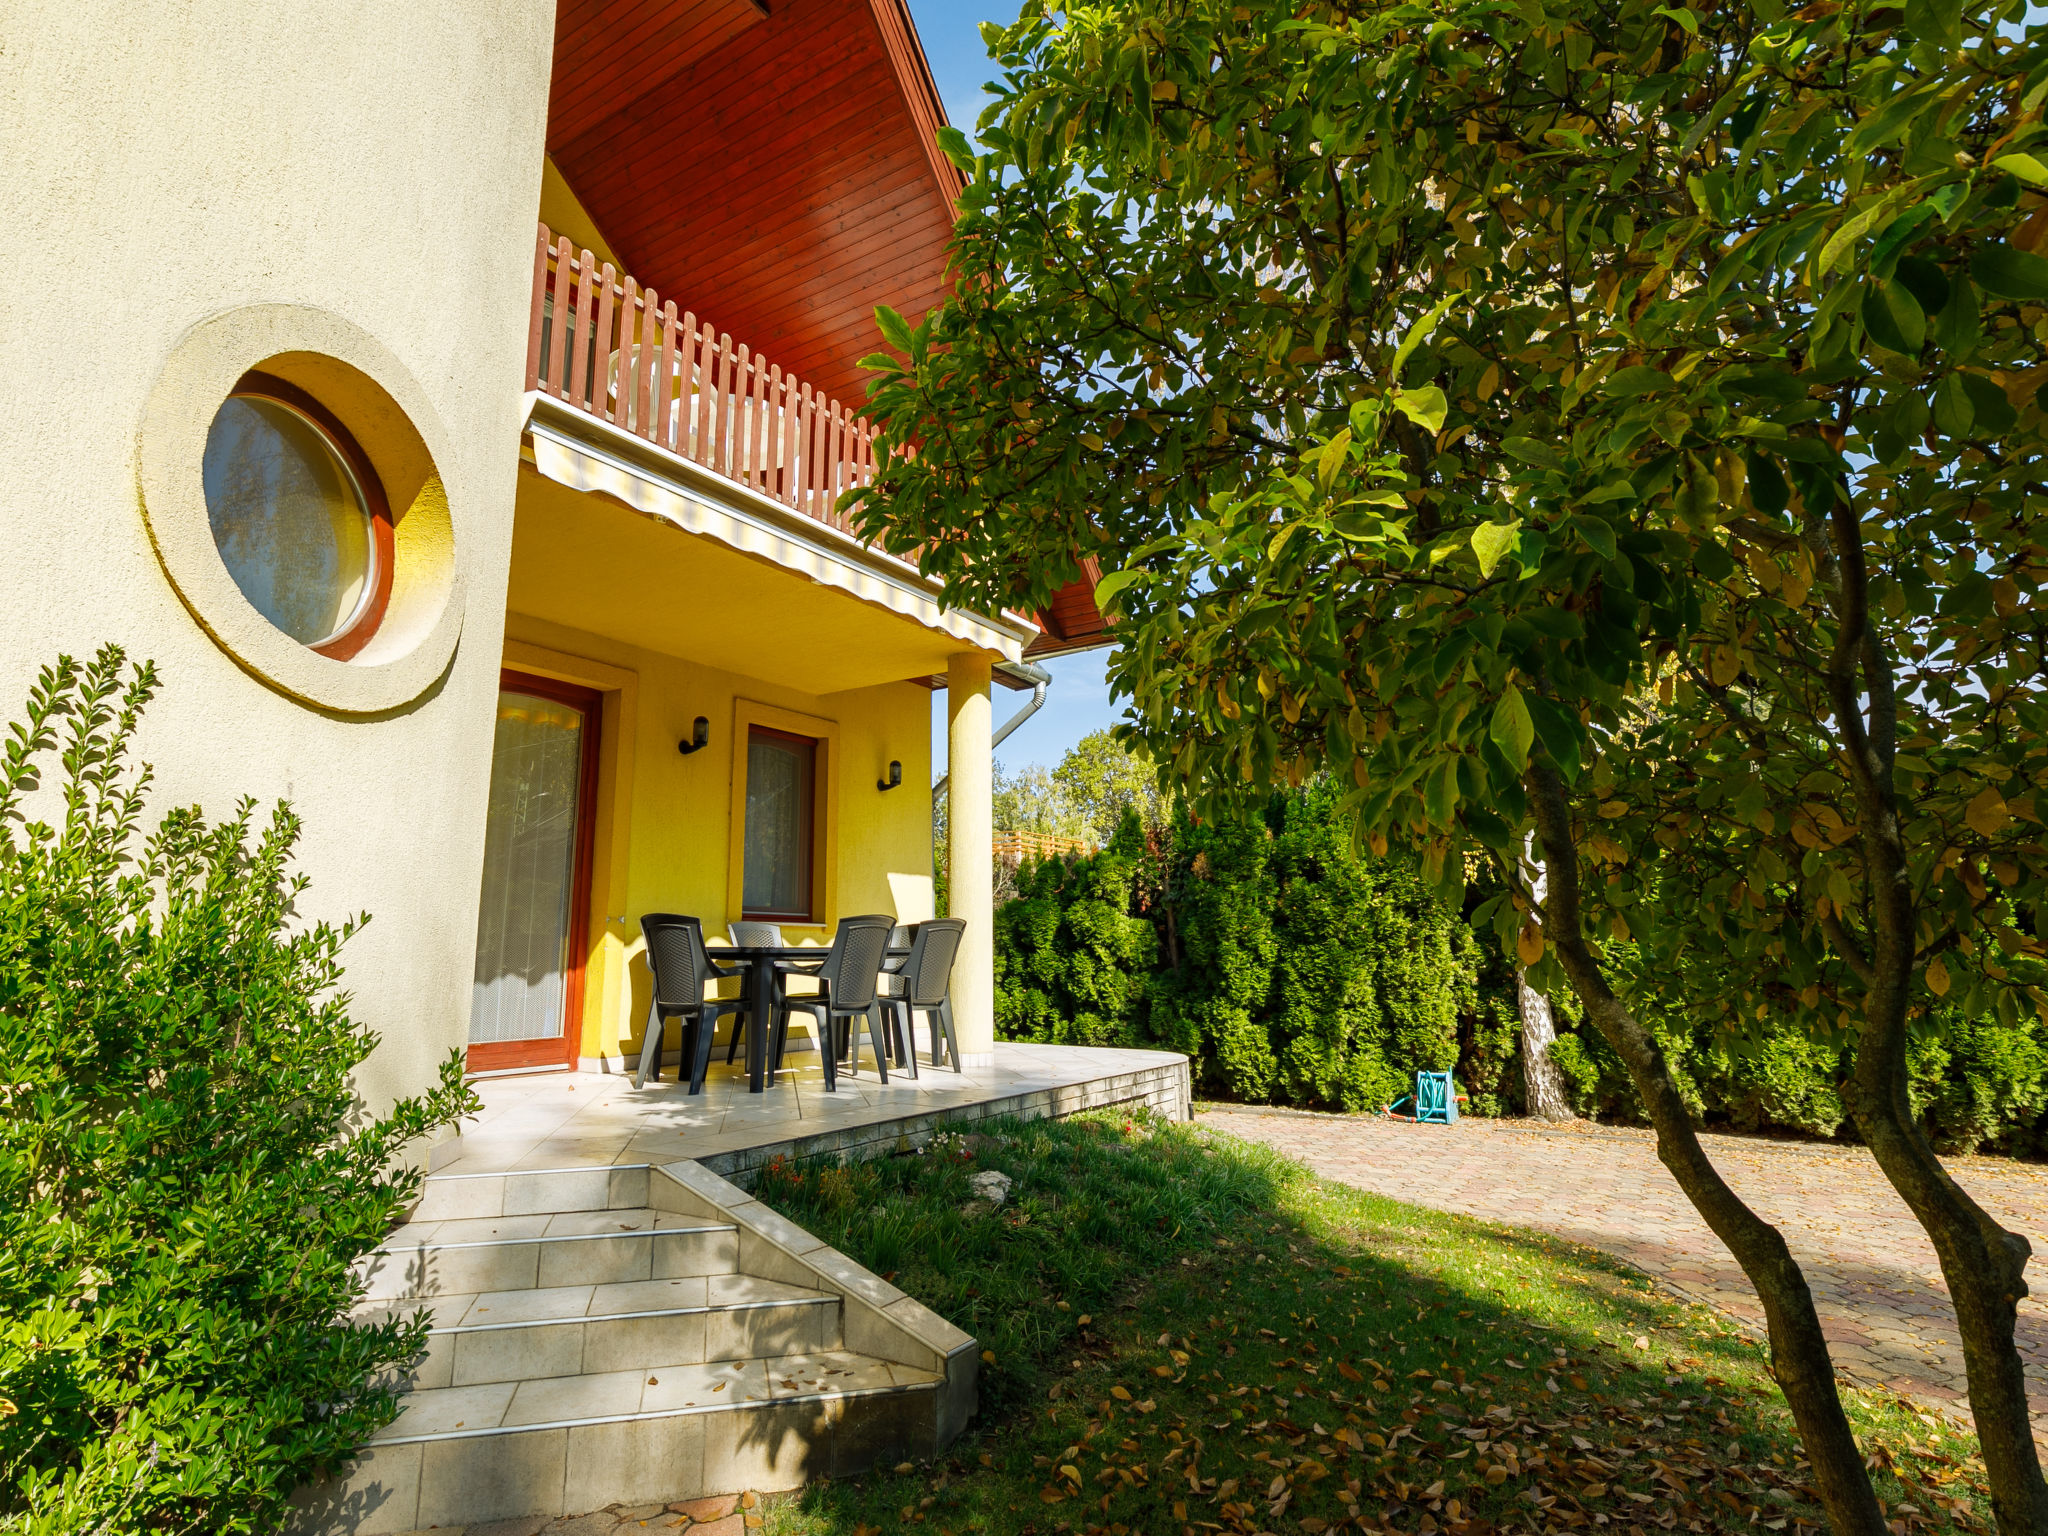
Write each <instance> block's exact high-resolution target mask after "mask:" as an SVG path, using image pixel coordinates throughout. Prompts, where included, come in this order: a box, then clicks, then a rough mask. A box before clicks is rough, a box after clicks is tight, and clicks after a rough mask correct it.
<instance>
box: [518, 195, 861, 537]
mask: <svg viewBox="0 0 2048 1536" xmlns="http://www.w3.org/2000/svg"><path fill="white" fill-rule="evenodd" d="M526 387H527V388H528V389H530V390H539V391H541V392H542V393H543V394H548V395H553V396H554V397H555V398H556V399H558V400H562V401H564V402H566V403H567V404H570V405H573V406H575V407H576V408H577V409H578V410H583V411H588V412H589V413H590V414H591V415H593V416H596V417H598V418H599V419H600V420H603V421H608V422H610V423H611V424H612V425H614V426H616V427H621V428H624V429H625V430H626V431H628V432H631V433H633V434H634V435H635V436H637V437H642V438H645V439H646V440H647V441H648V442H650V443H653V444H655V445H656V446H658V447H661V448H665V449H667V450H668V451H669V452H671V453H674V454H677V455H679V456H680V457H683V458H686V459H690V460H692V461H693V462H695V463H698V464H701V465H703V466H704V467H705V468H706V469H709V470H711V471H713V472H714V473H716V474H720V475H723V476H724V477H725V478H726V479H728V480H731V481H734V482H736V483H737V484H740V485H744V486H747V487H749V488H750V489H752V490H756V491H759V492H760V493H761V494H762V495H764V496H772V497H773V498H774V499H775V500H777V501H779V502H782V503H783V504H784V505H786V506H790V507H794V508H796V509H797V510H798V511H800V512H803V513H805V514H807V515H808V516H811V517H814V518H816V519H817V520H818V521H819V522H821V523H824V524H826V525H828V526H830V527H833V528H837V529H839V530H840V531H841V532H842V533H853V532H854V530H853V528H852V527H851V526H850V523H849V520H848V519H847V517H846V516H845V515H844V514H843V513H842V512H840V510H839V506H838V503H839V497H840V496H841V494H842V493H844V492H845V491H847V490H849V489H851V488H852V487H854V486H859V485H867V484H869V483H871V482H872V481H873V479H874V477H875V432H874V427H873V426H872V425H871V424H870V423H869V422H868V421H867V420H866V419H865V418H863V417H860V416H856V415H854V414H853V412H851V411H849V410H847V409H846V408H845V407H843V406H842V405H840V403H839V402H838V401H837V400H832V399H829V398H827V397H826V395H825V394H824V392H823V391H822V390H820V391H815V392H814V391H813V390H812V389H811V386H810V385H808V384H805V383H802V382H801V381H800V380H798V379H797V377H796V376H795V375H794V374H786V373H784V372H783V371H782V370H781V369H780V368H779V367H777V366H775V365H774V364H772V363H770V362H768V361H767V359H765V358H763V357H760V356H758V355H756V354H752V353H750V352H749V351H748V349H747V348H746V347H745V346H744V345H742V346H737V347H735V346H734V345H733V339H732V338H731V337H730V336H727V335H725V334H724V333H723V332H721V331H718V330H716V329H715V328H714V327H712V326H711V325H709V324H702V325H700V323H699V322H698V319H697V317H696V316H695V315H693V314H691V313H690V312H689V311H688V310H685V311H683V312H682V313H681V314H678V313H677V312H676V306H675V301H674V300H673V299H670V300H663V299H662V298H661V297H660V296H659V295H658V294H656V293H655V291H654V290H653V289H652V288H642V287H640V286H638V285H637V284H636V283H635V282H634V281H633V279H632V278H631V277H627V276H624V275H622V274H620V273H618V272H616V271H614V270H613V268H612V264H611V263H610V262H604V263H601V264H600V263H599V262H598V260H597V258H596V257H594V256H593V255H592V254H591V253H590V252H589V251H579V250H577V249H576V248H575V246H574V245H573V244H572V243H571V241H570V240H569V238H568V237H567V236H566V235H564V236H562V237H560V238H559V239H557V238H554V237H553V236H552V235H551V233H550V231H549V229H548V227H547V225H545V224H543V225H541V226H540V239H539V243H538V244H537V246H536V247H535V252H534V262H533V316H532V321H531V327H530V329H529V331H528V333H527V342H526Z"/></svg>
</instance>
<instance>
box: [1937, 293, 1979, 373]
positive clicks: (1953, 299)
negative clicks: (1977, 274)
mask: <svg viewBox="0 0 2048 1536" xmlns="http://www.w3.org/2000/svg"><path fill="white" fill-rule="evenodd" d="M1934 338H1935V340H1936V341H1938V342H1940V343H1941V350H1942V351H1944V352H1946V353H1947V354H1948V355H1949V356H1950V358H1952V359H1955V360H1957V361H1960V360H1961V359H1963V358H1966V357H1968V356H1969V355H1970V354H1971V353H1972V352H1974V351H1976V350H1977V344H1978V343H1979V342H1980V341H1982V340H1983V339H1984V317H1983V314H1982V312H1981V309H1980V307H1979V305H1978V303H1977V285H1976V284H1975V283H1973V282H1971V281H1970V280H1969V279H1968V278H1967V277H1964V276H1963V275H1962V274H1961V273H1957V274H1956V277H1955V280H1954V281H1953V282H1951V283H1950V284H1949V290H1948V303H1947V304H1946V305H1945V306H1943V308H1942V311H1941V316H1940V318H1939V319H1938V320H1936V321H1935V324H1934Z"/></svg>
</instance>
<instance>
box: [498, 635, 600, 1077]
mask: <svg viewBox="0 0 2048 1536" xmlns="http://www.w3.org/2000/svg"><path fill="white" fill-rule="evenodd" d="M498 689H499V691H500V692H501V693H505V692H510V693H531V694H537V695H538V696H540V697H541V698H544V699H553V700H555V701H556V702H557V703H560V704H568V705H571V706H572V707H574V708H576V709H578V710H581V711H582V713H583V762H582V764H581V766H580V767H579V768H578V770H577V775H576V862H575V864H574V865H573V867H572V868H571V870H570V874H569V946H568V949H569V953H568V958H567V962H566V964H565V966H564V969H563V973H562V1037H561V1039H559V1040H490V1041H485V1042H484V1043H482V1044H476V1045H471V1046H470V1047H469V1070H470V1071H472V1072H506V1071H516V1070H518V1069H519V1068H522V1067H527V1068H535V1069H548V1068H557V1067H565V1066H566V1067H574V1066H575V1065H576V1056H577V1048H578V1047H579V1046H580V1045H581V1044H582V1043H583V972H584V967H585V964H586V962H587V961H588V959H589V954H588V951H589V947H590V869H591V857H592V848H591V845H592V844H593V843H594V842H595V841H596V839H595V837H594V835H593V834H594V833H595V832H596V830H597V738H598V735H599V733H600V731H601V730H602V729H603V725H604V695H603V694H602V693H600V692H599V691H598V690H597V689H595V688H584V687H581V686H579V685H578V684H575V683H565V682H561V681H559V680H557V679H555V678H552V677H537V676H535V675H534V674H533V673H531V672H515V671H514V670H513V669H512V668H510V667H503V668H500V669H499V672H498Z"/></svg>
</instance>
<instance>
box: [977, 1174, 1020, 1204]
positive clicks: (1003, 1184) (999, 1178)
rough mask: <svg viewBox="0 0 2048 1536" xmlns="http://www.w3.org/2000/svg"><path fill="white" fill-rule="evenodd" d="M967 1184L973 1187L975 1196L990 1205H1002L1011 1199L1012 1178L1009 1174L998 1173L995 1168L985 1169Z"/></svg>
mask: <svg viewBox="0 0 2048 1536" xmlns="http://www.w3.org/2000/svg"><path fill="white" fill-rule="evenodd" d="M967 1182H968V1184H969V1185H970V1186H972V1188H973V1190H974V1192H975V1194H977V1195H979V1196H980V1197H981V1198H982V1199H984V1200H986V1201H987V1202H988V1203H989V1204H990V1205H1001V1204H1002V1203H1003V1202H1004V1201H1005V1200H1007V1199H1009V1198H1010V1176H1009V1175H1008V1174H1007V1173H998V1172H997V1171H996V1170H995V1169H993V1168H984V1169H982V1171H981V1172H979V1173H977V1174H976V1175H975V1176H974V1177H973V1178H971V1179H969V1180H968V1181H967Z"/></svg>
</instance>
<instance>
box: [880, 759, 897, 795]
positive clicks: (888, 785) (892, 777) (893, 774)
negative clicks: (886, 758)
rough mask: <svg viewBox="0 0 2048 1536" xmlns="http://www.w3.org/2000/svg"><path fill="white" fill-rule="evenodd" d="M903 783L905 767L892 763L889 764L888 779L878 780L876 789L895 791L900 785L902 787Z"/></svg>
mask: <svg viewBox="0 0 2048 1536" xmlns="http://www.w3.org/2000/svg"><path fill="white" fill-rule="evenodd" d="M902 782H903V765H902V764H901V763H899V762H895V761H891V762H890V764H889V777H887V778H886V779H877V780H875V788H877V789H895V788H896V787H897V786H898V785H900V784H901V783H902Z"/></svg>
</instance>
